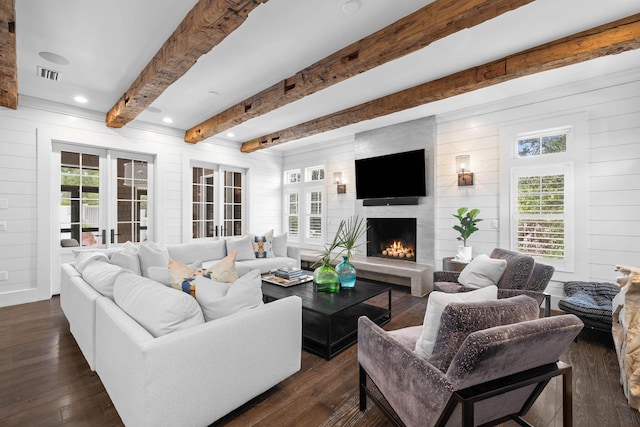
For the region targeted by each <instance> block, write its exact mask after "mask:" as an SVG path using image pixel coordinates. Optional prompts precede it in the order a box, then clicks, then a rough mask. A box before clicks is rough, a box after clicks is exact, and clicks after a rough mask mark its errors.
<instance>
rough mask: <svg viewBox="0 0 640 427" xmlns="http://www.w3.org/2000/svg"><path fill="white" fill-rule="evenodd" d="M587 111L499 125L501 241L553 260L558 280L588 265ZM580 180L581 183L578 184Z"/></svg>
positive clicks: (523, 251) (513, 247)
mask: <svg viewBox="0 0 640 427" xmlns="http://www.w3.org/2000/svg"><path fill="white" fill-rule="evenodd" d="M588 131H589V114H588V113H576V114H567V115H558V114H555V115H553V116H549V117H546V118H541V119H539V120H535V121H530V122H522V123H517V124H514V125H511V126H508V127H507V126H505V127H503V128H501V129H500V210H499V212H500V223H501V224H503V225H504V227H500V231H499V233H500V246H501V247H504V248H508V249H511V250H514V251H518V252H522V253H527V254H530V255H532V256H534V257H535V258H537V259H539V260H540V262H542V263H545V264H550V265H553V266H554V267H555V269H556V271H555V274H554V278H555V279H557V280H578V279H577V277H576V276H575V273H576V272H578V271H580V272H583V271H585V270H586V269H588V268H589V265H588V259H589V253H588V246H589V245H588V234H587V233H586V232H580V233H577V232H576V230H586V229H587V228H588V219H587V216H586V215H582V214H576V213H577V212H586V211H587V208H588V189H587V185H583V183H585V184H586V183H587V182H588V179H589V178H588V174H587V170H588V160H589V153H588V147H589V132H588ZM578 183H580V185H578Z"/></svg>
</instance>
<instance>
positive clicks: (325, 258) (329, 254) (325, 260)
mask: <svg viewBox="0 0 640 427" xmlns="http://www.w3.org/2000/svg"><path fill="white" fill-rule="evenodd" d="M339 243H340V238H339V235H338V233H336V235H335V236H333V241H332V242H331V243H329V244H328V245H324V250H323V251H322V256H321V257H320V259H319V260H318V261H316V262H314V263H313V265H312V266H311V267H312V268H315V267H317V266H318V265H331V263H333V260H335V259H336V258H337V257H338V255H339V253H338V254H336V255H335V256H334V254H333V251H334V250H336V248H338V246H339Z"/></svg>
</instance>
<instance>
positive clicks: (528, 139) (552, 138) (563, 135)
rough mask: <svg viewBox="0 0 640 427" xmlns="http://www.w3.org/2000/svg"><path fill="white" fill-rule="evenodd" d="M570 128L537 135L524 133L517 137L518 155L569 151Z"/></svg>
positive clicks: (527, 155)
mask: <svg viewBox="0 0 640 427" xmlns="http://www.w3.org/2000/svg"><path fill="white" fill-rule="evenodd" d="M568 133H569V130H568V129H563V130H560V131H550V132H548V133H540V134H535V135H530V136H527V135H524V136H521V137H519V138H518V139H517V153H518V157H531V156H541V155H545V154H556V153H564V152H566V151H567V135H568Z"/></svg>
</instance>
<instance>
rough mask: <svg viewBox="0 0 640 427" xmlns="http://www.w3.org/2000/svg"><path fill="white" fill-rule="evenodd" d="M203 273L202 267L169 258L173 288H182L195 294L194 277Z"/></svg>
mask: <svg viewBox="0 0 640 427" xmlns="http://www.w3.org/2000/svg"><path fill="white" fill-rule="evenodd" d="M202 275H203V271H202V269H201V268H196V267H192V266H190V265H187V264H185V263H182V262H180V261H177V260H175V259H173V258H171V259H169V277H170V285H171V287H172V288H175V289H180V290H182V291H185V292H186V293H188V294H191V295H192V296H195V293H196V288H195V285H194V283H195V282H194V279H195V278H196V277H198V276H202Z"/></svg>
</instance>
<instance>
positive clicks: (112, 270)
mask: <svg viewBox="0 0 640 427" xmlns="http://www.w3.org/2000/svg"><path fill="white" fill-rule="evenodd" d="M125 271H127V270H125V269H123V268H122V267H120V266H117V265H113V264H109V263H108V262H105V261H101V260H93V261H92V262H90V263H89V264H88V265H87V266H86V267H85V268H84V270H83V272H82V278H83V279H84V280H85V281H86V282H87V283H88V284H90V285H91V286H92V287H93V289H95V290H96V291H98V292H100V293H101V294H102V295H104V296H105V297H108V298H111V299H113V286H114V285H115V283H116V279H117V278H118V276H119V275H120V274H122V273H123V272H125Z"/></svg>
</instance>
